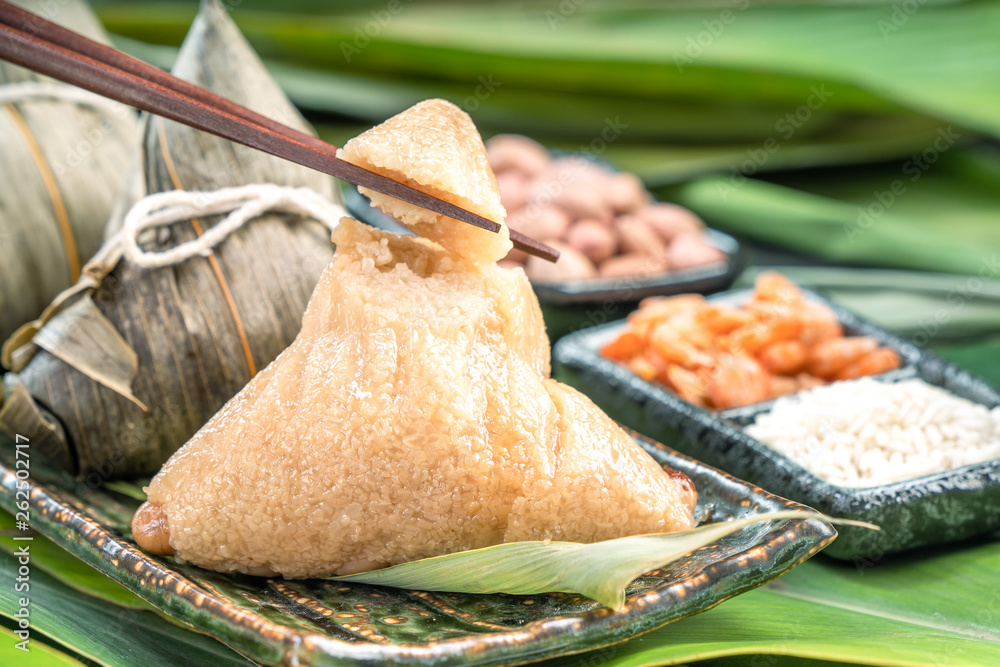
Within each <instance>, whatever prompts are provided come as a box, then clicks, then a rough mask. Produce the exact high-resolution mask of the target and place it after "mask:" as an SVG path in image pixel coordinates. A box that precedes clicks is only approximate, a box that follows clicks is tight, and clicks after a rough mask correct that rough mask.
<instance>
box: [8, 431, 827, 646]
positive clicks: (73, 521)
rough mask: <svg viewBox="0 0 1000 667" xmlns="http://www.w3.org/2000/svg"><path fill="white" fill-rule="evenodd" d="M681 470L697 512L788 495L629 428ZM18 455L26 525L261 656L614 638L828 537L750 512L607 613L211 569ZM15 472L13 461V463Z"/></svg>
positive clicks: (122, 511) (569, 599) (11, 502)
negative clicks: (135, 532)
mask: <svg viewBox="0 0 1000 667" xmlns="http://www.w3.org/2000/svg"><path fill="white" fill-rule="evenodd" d="M634 437H635V439H636V441H637V442H638V443H639V444H640V445H641V446H642V447H644V448H645V449H646V450H647V451H649V452H650V454H652V455H653V457H654V458H656V459H657V461H659V462H660V463H662V464H664V465H669V466H671V467H673V468H676V469H678V470H680V471H682V472H684V473H685V474H687V475H688V476H689V477H690V478H691V479H692V480H693V481H694V483H695V485H696V486H697V488H698V491H699V502H698V511H699V518H700V519H701V520H702V521H722V520H726V519H730V518H734V517H739V516H746V515H751V514H760V513H764V512H771V511H776V510H780V509H788V508H797V509H801V508H802V506H801V505H798V504H796V503H792V502H790V501H787V500H784V499H782V498H779V497H777V496H774V495H771V494H769V493H767V492H766V491H764V490H762V489H760V488H757V487H755V486H751V485H749V484H747V483H746V482H742V481H740V480H738V479H735V478H733V477H730V476H729V475H726V474H725V473H722V472H720V471H718V470H716V469H714V468H709V467H707V466H705V465H703V464H701V463H698V462H697V461H694V460H693V459H690V458H687V457H685V456H682V455H680V454H678V453H676V452H674V451H673V450H670V449H668V448H666V447H664V446H663V445H659V444H657V443H654V442H652V441H650V440H646V439H644V438H642V437H641V436H639V435H634ZM12 450H13V442H12V439H11V438H10V436H9V435H6V434H3V433H0V453H2V454H3V458H4V460H5V462H6V465H3V464H0V505H2V506H3V507H4V509H6V510H8V511H10V512H12V513H14V512H16V511H17V508H16V507H15V488H16V483H17V481H18V480H17V477H16V476H15V469H14V466H12V465H10V464H11V452H12ZM40 464H41V461H39V460H34V459H33V460H31V469H30V473H31V485H30V514H31V525H32V527H33V528H34V529H35V530H37V531H38V532H40V533H42V534H44V535H45V536H47V537H49V538H51V539H52V540H54V541H55V542H56V543H57V544H59V545H61V546H62V547H63V548H65V549H67V550H68V551H70V552H72V553H73V554H75V555H77V556H78V557H80V558H81V559H83V560H84V561H85V562H87V563H89V564H90V565H92V566H93V567H95V568H97V569H98V570H100V571H102V572H104V573H105V574H107V575H108V576H109V577H111V578H112V579H114V580H115V581H118V582H120V583H121V584H123V585H125V586H126V587H127V588H129V589H131V590H133V591H135V592H136V593H137V594H139V595H140V596H142V597H143V598H145V599H146V600H148V601H149V602H151V603H152V604H154V605H156V606H157V607H159V608H160V609H162V610H163V611H164V612H166V613H168V614H171V615H173V616H175V617H177V618H179V619H182V620H183V621H185V622H187V623H189V624H191V625H192V626H194V627H195V628H197V629H198V630H201V631H203V632H205V633H207V634H209V635H212V636H214V637H216V638H218V639H219V640H220V641H222V642H225V643H226V644H228V645H230V646H232V647H233V648H234V649H236V650H237V651H239V652H241V653H243V654H245V655H247V656H248V657H250V658H252V659H254V660H257V661H260V662H262V663H267V664H295V665H372V664H386V665H431V664H433V665H500V664H518V663H526V662H532V661H536V660H541V659H543V658H548V657H553V656H556V655H566V654H571V653H578V652H582V651H587V650H591V649H594V648H597V647H601V646H605V645H608V644H613V643H616V642H620V641H624V640H626V639H628V638H630V637H634V636H635V635H638V634H641V633H644V632H648V631H650V630H652V629H654V628H656V627H659V626H661V625H664V624H666V623H670V622H671V621H676V620H678V619H681V618H684V617H686V616H690V615H692V614H696V613H698V612H700V611H704V610H706V609H709V608H710V607H713V606H715V605H716V604H718V603H720V602H722V601H723V600H726V599H728V598H730V597H732V596H734V595H737V594H739V593H742V592H744V591H747V590H749V589H751V588H755V587H757V586H760V585H761V584H763V583H765V582H767V581H769V580H770V579H773V578H774V577H777V576H778V575H780V574H782V573H783V572H786V571H788V570H789V569H791V568H793V567H795V566H796V565H798V564H799V563H801V562H802V561H804V560H805V559H807V558H809V557H810V556H812V555H813V554H815V553H816V552H817V551H819V550H820V549H822V548H823V547H824V546H826V545H827V544H829V543H830V542H831V541H832V540H833V539H834V537H835V536H836V531H834V530H833V529H832V528H831V527H829V526H827V525H825V524H822V523H820V522H817V521H802V520H793V521H777V522H770V523H765V524H757V525H754V526H751V527H749V528H746V529H744V530H742V531H740V532H737V533H734V534H733V535H731V536H729V537H727V538H724V539H722V540H720V541H718V542H716V543H715V544H712V545H709V546H707V547H705V548H702V549H699V550H698V551H695V552H693V553H691V554H690V555H688V556H686V557H684V558H682V559H681V560H679V561H676V562H675V563H673V564H672V565H670V566H669V567H668V568H666V569H664V570H657V571H655V572H650V573H648V574H647V575H645V576H643V577H641V578H640V579H639V580H637V581H636V582H635V583H633V584H632V585H631V587H630V588H629V592H628V600H627V604H626V606H625V607H624V608H623V609H622V610H620V611H617V612H612V611H611V610H609V609H607V608H604V607H602V606H600V605H599V604H597V603H596V602H593V601H592V600H588V599H586V598H582V597H578V596H572V595H564V594H553V595H539V596H532V597H522V596H512V595H452V594H441V593H434V594H431V593H423V592H419V591H403V590H397V589H390V588H379V587H374V586H363V585H357V584H343V583H339V582H329V581H321V580H301V581H286V580H281V579H262V578H255V577H248V576H241V575H225V574H218V573H215V572H209V571H206V570H202V569H200V568H198V567H195V566H192V565H180V564H178V563H176V562H174V560H173V559H172V558H157V557H152V556H148V555H146V554H145V553H143V552H142V551H140V550H139V549H137V548H136V546H135V543H134V542H132V540H131V539H130V534H129V523H130V521H131V516H132V512H133V511H134V510H135V508H136V507H137V506H138V505H139V501H138V500H136V499H134V498H129V497H127V496H125V495H120V494H118V493H115V492H112V491H109V490H107V489H106V488H104V487H101V486H98V485H97V484H96V483H95V482H99V481H100V480H99V479H98V480H94V479H92V480H90V482H91V483H90V484H88V482H87V481H84V482H79V481H75V480H72V479H70V478H68V477H66V476H64V475H62V474H60V473H54V472H52V471H47V470H44V469H42V468H41V467H40ZM21 474H22V475H24V474H25V473H24V472H23V470H22V472H21Z"/></svg>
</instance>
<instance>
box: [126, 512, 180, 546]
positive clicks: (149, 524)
mask: <svg viewBox="0 0 1000 667" xmlns="http://www.w3.org/2000/svg"><path fill="white" fill-rule="evenodd" d="M132 538H133V539H134V540H135V543H136V544H138V545H139V548H140V549H142V550H143V551H145V552H147V553H151V554H153V555H155V556H173V555H174V548H173V547H172V546H170V526H168V525H167V515H166V514H164V513H163V508H162V507H160V506H159V505H154V504H152V503H150V502H148V501H147V502H144V503H143V504H142V505H140V506H139V509H137V510H136V511H135V515H134V516H133V517H132Z"/></svg>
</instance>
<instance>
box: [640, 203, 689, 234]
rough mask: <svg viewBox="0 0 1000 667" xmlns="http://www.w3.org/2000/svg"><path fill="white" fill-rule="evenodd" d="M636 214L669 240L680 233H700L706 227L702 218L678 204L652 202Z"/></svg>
mask: <svg viewBox="0 0 1000 667" xmlns="http://www.w3.org/2000/svg"><path fill="white" fill-rule="evenodd" d="M635 215H636V217H637V218H639V219H640V220H642V221H643V222H645V223H646V224H647V225H649V226H650V227H651V228H652V229H653V230H655V231H656V233H657V234H658V235H659V236H660V238H661V239H663V240H664V241H667V242H670V241H672V240H673V239H674V237H676V236H678V235H679V234H699V233H701V231H702V230H703V229H704V228H705V224H704V223H703V222H702V221H701V218H699V217H698V216H697V215H695V214H694V213H692V212H691V211H689V210H687V209H686V208H684V207H683V206H677V205H676V204H651V205H649V206H644V207H643V208H641V209H639V211H637V212H636V214H635Z"/></svg>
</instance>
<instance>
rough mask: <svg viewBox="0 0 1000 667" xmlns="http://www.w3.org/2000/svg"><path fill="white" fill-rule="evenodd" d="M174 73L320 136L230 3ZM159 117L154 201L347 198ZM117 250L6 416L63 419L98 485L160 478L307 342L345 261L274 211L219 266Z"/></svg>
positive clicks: (305, 175) (62, 319)
mask: <svg viewBox="0 0 1000 667" xmlns="http://www.w3.org/2000/svg"><path fill="white" fill-rule="evenodd" d="M174 73H175V74H176V75H177V76H179V77H181V78H183V79H187V80H189V81H192V82H194V83H196V84H198V85H201V86H204V87H206V88H209V89H211V90H214V91H215V92H218V93H220V94H221V95H223V96H225V97H227V98H229V99H232V100H234V101H236V102H237V103H240V104H243V105H245V106H247V107H250V108H252V109H254V110H255V111H257V112H260V113H262V114H264V115H267V116H269V117H271V118H274V119H276V120H278V121H280V122H283V123H285V124H288V125H293V126H295V127H298V128H301V129H308V126H307V125H306V123H305V121H304V120H303V119H302V118H301V116H300V115H299V114H298V112H297V111H296V110H295V108H294V107H293V106H292V105H291V104H290V103H289V101H288V100H287V99H286V98H285V96H284V95H283V93H282V92H281V90H280V89H279V88H278V86H277V85H276V84H275V82H274V81H273V80H272V79H271V78H270V76H269V75H268V73H267V71H266V70H265V69H264V66H263V64H262V63H261V62H260V60H259V59H258V58H257V56H256V54H254V53H253V51H252V49H251V48H250V46H249V44H248V43H247V42H246V41H245V40H244V38H243V37H242V35H240V33H239V31H238V29H237V28H236V26H235V25H234V24H233V23H232V21H231V19H230V18H229V17H228V15H227V13H226V10H225V9H224V8H223V7H222V5H221V4H219V3H218V2H215V1H214V0H213V1H209V2H205V3H204V4H203V6H202V10H201V12H200V13H199V15H198V17H197V19H196V20H195V22H194V24H193V26H192V28H191V30H190V32H189V34H188V36H187V38H186V40H185V42H184V45H183V46H182V48H181V51H180V54H179V55H178V58H177V62H176V64H175V66H174ZM146 120H147V121H148V122H146V123H145V131H144V134H143V136H142V139H141V141H142V151H141V153H142V155H143V160H142V164H141V165H140V166H141V169H140V176H141V177H142V180H143V181H144V190H145V192H146V193H157V192H164V191H173V190H193V191H207V192H208V193H211V192H213V191H217V190H219V189H220V188H226V187H230V186H239V185H243V184H256V183H267V184H277V185H278V186H295V187H298V188H309V189H311V190H313V191H316V192H318V193H320V194H321V195H324V196H325V197H327V198H333V197H334V196H335V195H334V190H333V181H332V179H331V178H330V177H328V176H326V175H324V174H320V173H317V172H315V171H312V170H310V169H307V168H305V167H301V166H298V165H294V164H292V163H289V162H286V161H284V160H281V159H278V158H275V157H272V156H269V155H265V154H263V153H260V152H258V151H255V150H253V149H250V148H246V147H243V146H238V145H235V144H233V143H231V142H229V141H226V140H224V139H221V138H219V137H215V136H213V135H209V134H206V133H203V132H199V131H197V130H194V129H191V128H189V127H187V126H185V125H180V124H177V123H174V122H172V121H166V120H164V119H162V118H159V117H148V118H147V119H146ZM205 198H206V200H207V199H208V195H206V196H205ZM220 217H221V216H205V217H200V218H198V217H196V218H191V219H183V220H180V221H178V222H176V223H174V224H171V225H170V226H169V227H166V228H164V229H160V230H155V231H149V232H147V233H145V234H143V235H141V236H139V238H138V241H139V245H140V246H141V248H142V249H143V250H145V251H151V252H155V251H162V250H164V249H171V248H175V247H177V246H178V245H179V244H182V243H184V242H187V241H191V240H194V239H197V238H199V237H200V236H201V235H202V233H203V232H205V231H206V230H208V229H209V228H211V227H212V226H213V225H215V224H216V222H217V221H218V220H219V218H220ZM112 231H117V226H116V227H115V228H114V229H113V230H112ZM106 250H107V252H106V253H105V252H104V251H102V256H99V257H98V258H97V259H96V260H95V262H94V263H93V264H92V265H91V266H89V267H88V269H89V275H90V276H91V277H93V276H96V278H97V282H98V284H97V286H96V288H95V289H93V290H90V291H89V292H88V293H85V294H83V295H82V296H80V297H77V298H76V299H75V300H74V301H72V302H68V303H67V306H66V307H65V308H63V309H62V310H61V312H60V313H59V315H58V316H56V317H54V318H52V320H51V321H49V322H48V323H47V324H46V326H45V327H43V329H42V330H41V331H40V332H39V333H38V335H36V336H35V339H34V341H33V342H32V343H31V344H29V345H26V346H23V347H22V349H21V350H19V351H16V352H15V354H14V356H15V357H25V356H27V355H26V354H25V350H27V352H28V353H33V356H32V357H30V361H27V362H25V363H21V364H20V365H19V367H18V368H17V369H16V370H17V374H16V375H14V374H10V375H9V376H8V378H7V381H6V393H7V404H6V405H4V411H6V412H7V414H2V413H0V420H4V421H6V422H7V423H8V426H9V427H10V426H13V425H12V424H11V423H10V422H11V421H12V420H14V419H19V420H20V422H19V423H18V424H17V428H18V429H19V430H18V432H21V433H25V432H29V431H32V427H31V424H25V420H27V419H30V416H31V415H32V414H33V412H32V409H33V408H38V409H37V410H36V411H35V414H36V417H37V420H41V419H44V418H45V417H47V416H48V414H47V413H46V412H45V411H44V410H43V409H47V411H48V412H49V413H51V415H52V416H54V418H55V423H56V425H57V426H58V427H60V428H56V429H55V430H56V431H57V433H56V434H55V436H54V437H50V438H49V441H48V444H47V446H46V450H47V451H48V454H49V456H50V458H52V459H54V460H56V461H58V462H60V463H61V464H62V465H63V466H64V467H67V468H70V469H73V470H77V471H78V472H80V473H81V474H90V475H97V479H103V478H107V477H110V476H123V475H128V474H137V473H148V472H152V471H155V470H157V469H158V468H159V466H160V465H161V464H162V463H163V461H164V460H166V458H167V457H168V456H169V455H170V454H171V453H172V452H173V451H174V450H175V449H177V447H179V446H180V445H181V444H183V443H184V441H185V440H187V439H188V438H189V437H191V435H192V434H193V433H194V432H195V431H196V430H197V429H198V428H199V427H201V426H202V424H204V423H205V421H207V420H208V418H209V417H210V416H211V415H212V414H213V413H215V412H216V411H217V410H218V409H219V408H220V407H222V405H223V404H224V403H225V402H226V401H227V400H228V399H229V398H230V397H232V396H233V395H234V394H235V393H236V392H237V391H239V390H240V389H241V388H242V387H243V385H245V384H246V383H247V381H248V380H250V378H251V377H253V376H254V374H255V373H256V371H257V370H258V369H259V368H263V367H264V366H266V365H267V364H268V363H269V362H270V361H271V360H272V359H274V358H275V357H276V356H277V355H278V353H279V352H281V350H282V349H284V348H285V347H286V346H287V345H288V344H289V343H290V342H291V341H292V340H293V339H294V337H295V335H296V333H297V332H298V330H299V327H300V323H301V317H302V313H303V311H304V309H305V305H306V301H307V300H308V297H309V294H310V292H311V291H312V288H313V287H314V285H315V284H316V281H317V279H318V278H319V275H320V273H321V272H322V270H323V267H324V266H326V264H327V263H328V262H329V259H330V257H331V254H332V251H333V249H332V245H331V243H330V236H329V230H328V229H326V228H325V227H324V226H322V225H321V224H319V223H318V222H316V221H314V220H309V219H306V218H302V217H299V216H292V215H287V214H282V213H274V212H271V213H264V214H263V215H260V216H258V217H256V218H255V219H254V220H253V221H251V222H249V223H247V224H246V225H245V226H243V227H242V228H240V229H239V230H237V231H235V232H233V233H232V234H230V235H229V236H228V237H227V238H226V240H225V241H223V242H222V243H221V244H220V245H218V246H217V247H215V248H214V250H213V251H212V252H211V253H210V254H208V255H207V256H201V255H195V256H193V257H190V258H189V259H186V260H185V261H182V262H179V263H176V264H174V265H172V266H166V267H164V268H142V267H140V266H136V265H135V264H133V263H132V262H131V261H129V259H123V258H122V253H121V250H120V249H118V251H117V252H115V249H114V248H113V247H112V248H110V249H106ZM105 255H106V256H105ZM36 348H37V349H36ZM32 398H33V405H26V404H27V403H28V402H29V401H30V400H31V399H32ZM39 415H40V416H39ZM35 426H36V427H37V428H36V429H35V431H39V430H44V428H45V426H43V425H39V424H36V425H35ZM50 430H51V429H50Z"/></svg>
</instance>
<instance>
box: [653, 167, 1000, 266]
mask: <svg viewBox="0 0 1000 667" xmlns="http://www.w3.org/2000/svg"><path fill="white" fill-rule="evenodd" d="M998 174H1000V157H998V156H996V155H994V154H993V153H991V152H989V151H988V150H983V149H972V148H968V149H959V148H954V149H952V150H951V151H950V152H947V153H944V154H943V155H940V156H939V158H937V161H936V162H935V163H934V164H933V165H932V166H930V167H929V168H928V169H926V170H921V169H920V168H919V167H917V166H916V163H914V162H911V161H906V162H901V163H893V164H889V165H884V166H880V167H877V168H874V167H873V168H868V169H854V170H850V171H848V170H841V171H840V172H836V173H835V174H834V175H831V173H829V172H827V173H823V174H814V175H801V176H797V177H794V178H792V177H787V178H785V179H783V181H782V183H781V184H777V183H768V182H763V181H759V180H754V179H746V180H745V181H740V182H734V181H733V179H732V178H731V177H729V176H711V177H706V178H702V179H698V180H696V181H694V182H693V183H690V184H688V185H685V186H682V187H680V188H675V189H673V190H671V191H669V192H667V193H665V196H671V197H674V198H676V200H677V201H679V202H680V203H682V204H684V205H686V206H689V207H691V208H693V209H695V210H696V211H698V212H699V213H700V214H702V215H703V216H705V217H707V218H708V219H709V220H710V221H711V222H712V223H713V224H715V225H717V226H719V227H720V228H723V229H726V230H728V231H731V232H735V233H738V234H743V235H746V236H750V237H752V238H756V239H759V240H763V241H768V242H771V243H775V244H778V245H781V246H784V247H788V248H793V249H795V250H799V251H801V252H805V253H809V254H813V255H816V256H820V257H824V258H827V259H830V260H834V261H840V262H852V263H862V264H874V265H879V266H896V267H904V268H917V269H925V270H928V269H929V270H938V271H950V272H956V273H965V274H981V276H982V278H984V279H985V280H987V281H989V280H996V279H997V278H998V277H1000V258H998V253H997V248H1000V225H998V224H996V223H997V212H998V211H1000V190H998V189H997V187H996V183H997V180H996V179H997V177H998ZM894 184H895V185H894ZM893 187H895V189H896V190H895V193H894V192H893V191H892V188H893Z"/></svg>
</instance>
